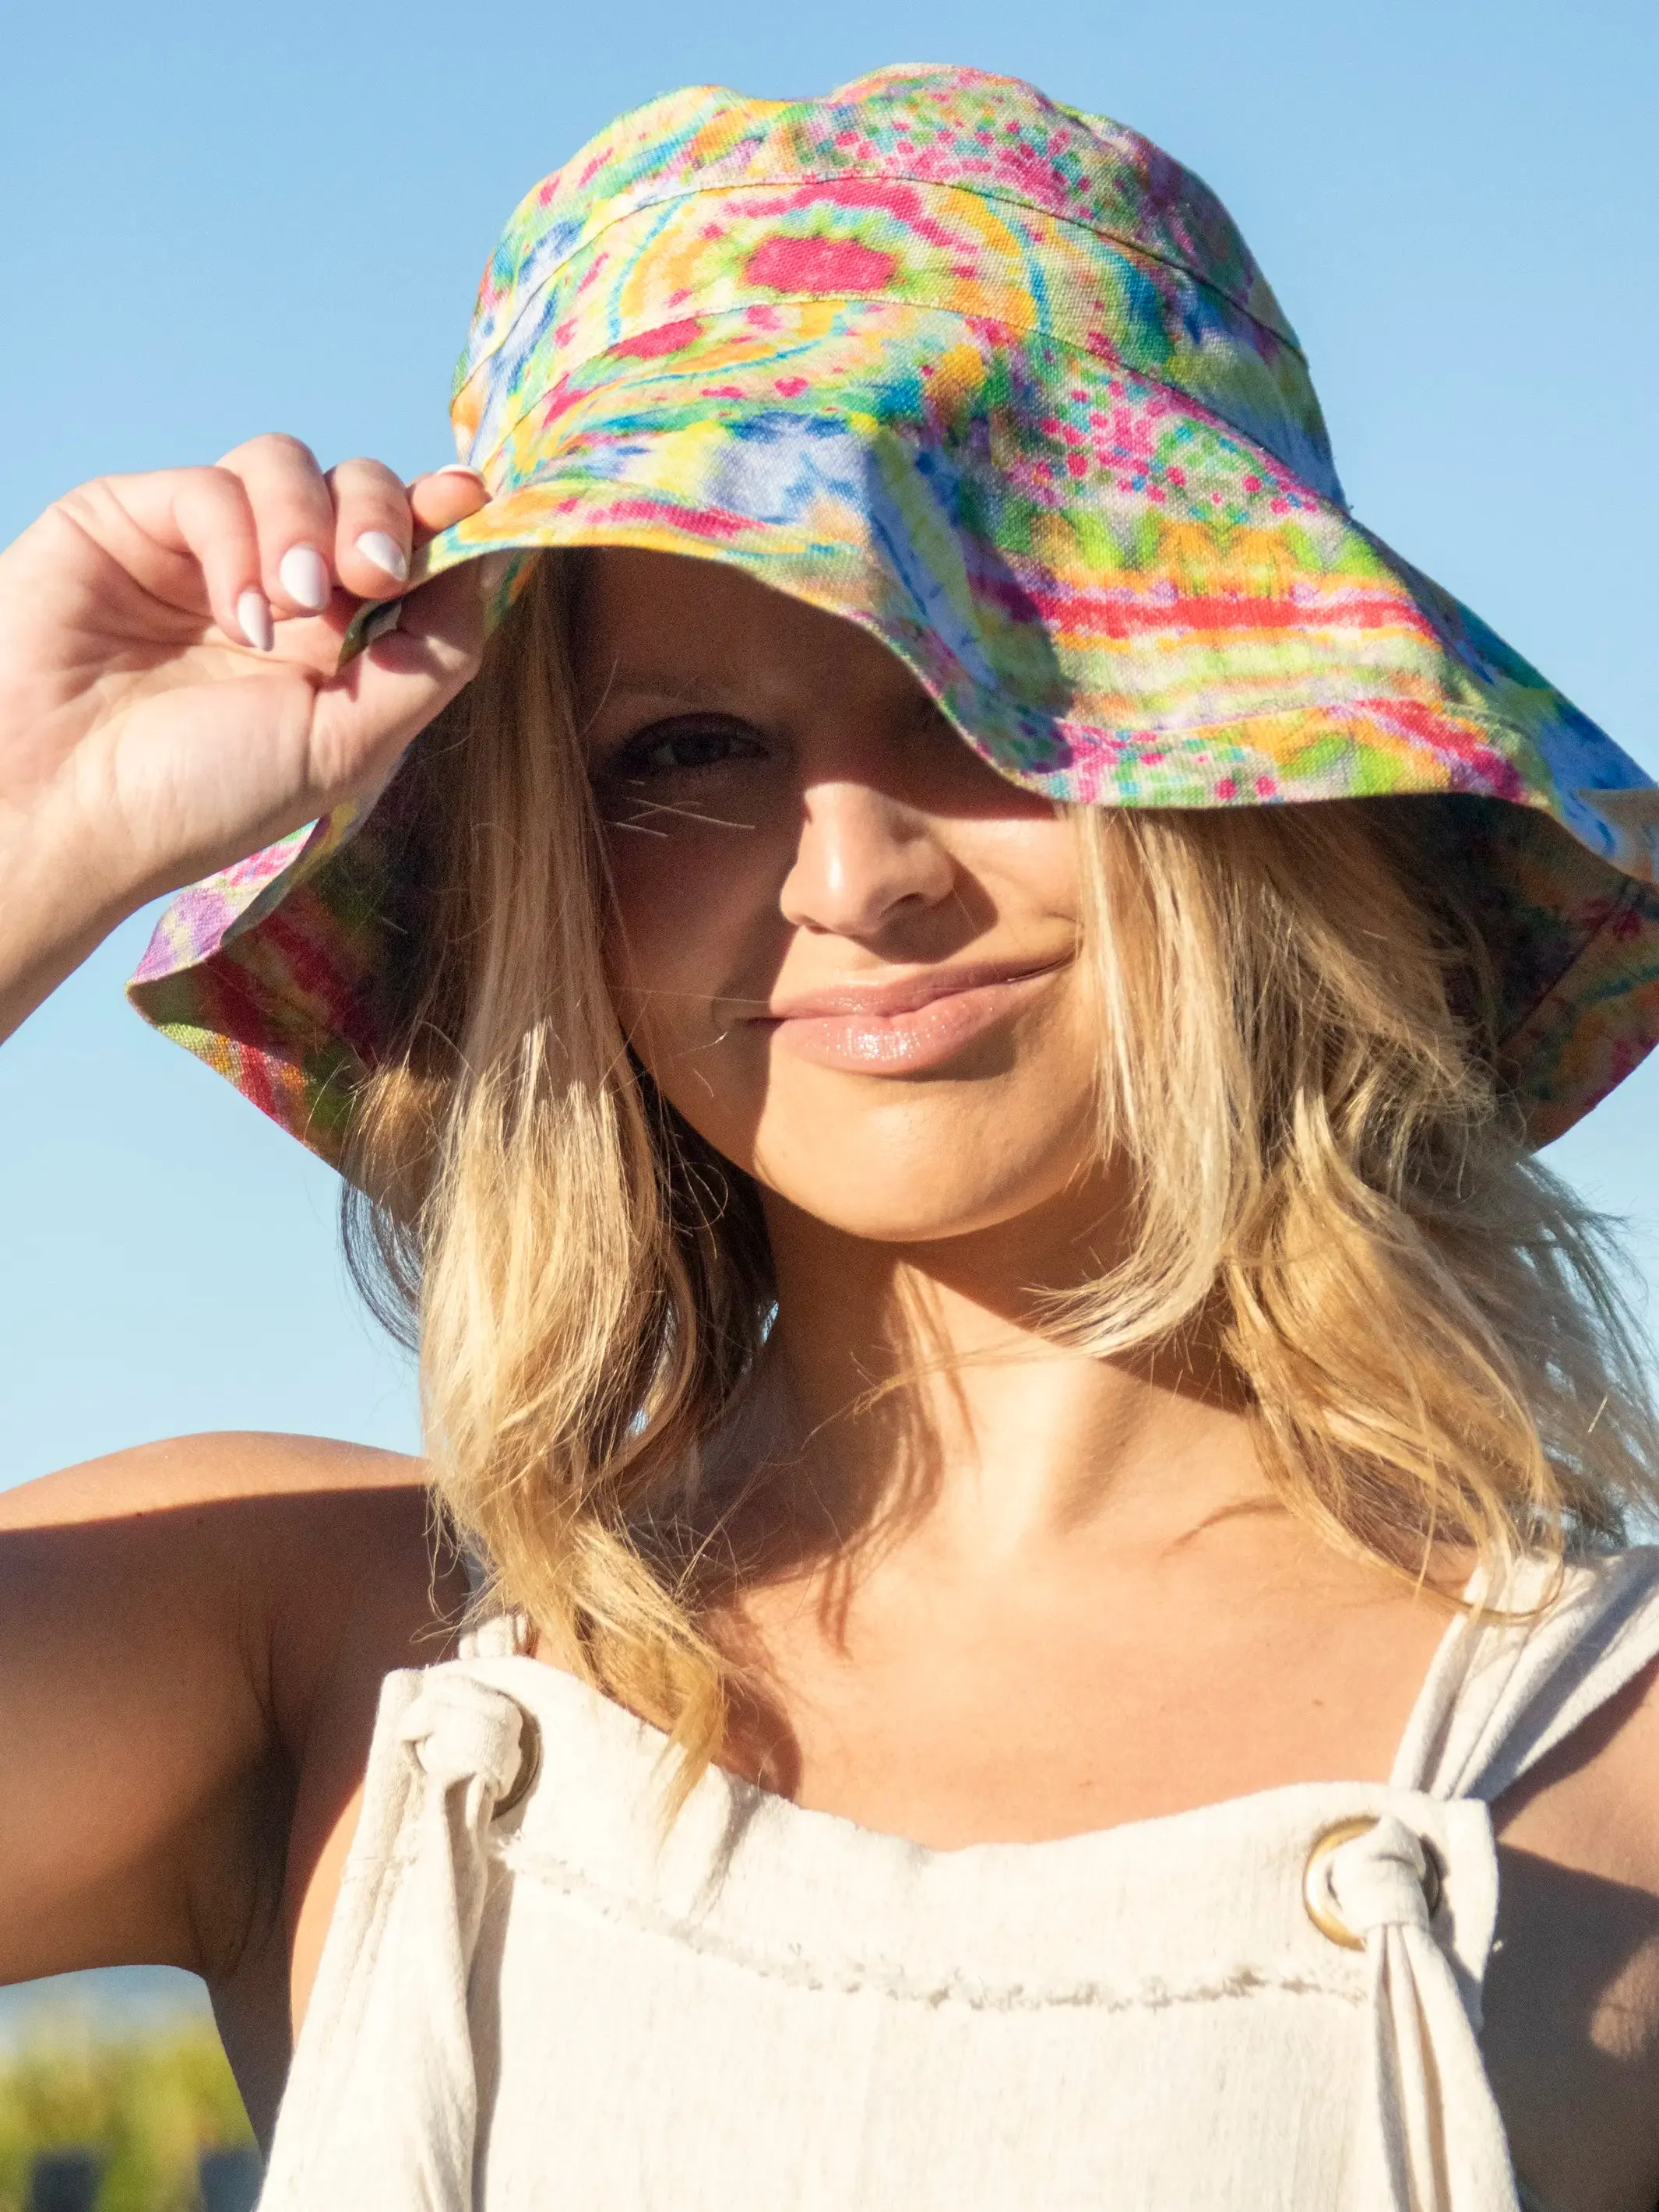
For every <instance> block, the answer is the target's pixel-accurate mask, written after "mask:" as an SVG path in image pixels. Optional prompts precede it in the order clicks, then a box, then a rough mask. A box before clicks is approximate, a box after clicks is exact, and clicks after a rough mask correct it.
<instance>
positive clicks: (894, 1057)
mask: <svg viewBox="0 0 1659 2212" xmlns="http://www.w3.org/2000/svg"><path fill="white" fill-rule="evenodd" d="M1069 964H1070V962H1069V956H1068V957H1066V959H1061V960H1048V961H1044V962H1042V963H1039V964H1036V965H1033V966H1022V967H1018V968H1012V967H1008V966H1006V965H1004V966H1000V967H987V966H980V967H967V966H964V967H961V968H936V969H933V970H932V971H931V972H929V973H927V974H926V975H910V976H902V977H898V978H896V979H895V980H894V981H891V982H888V983H877V984H847V985H844V986H840V987H834V988H831V989H829V990H824V991H815V992H811V993H808V994H804V995H802V996H800V997H799V998H794V999H784V1000H777V1001H775V1002H774V1004H773V1005H772V1006H771V1007H770V1008H769V1010H768V1012H766V1013H765V1014H763V1015H761V1016H759V1017H757V1018H755V1020H756V1025H757V1027H758V1028H760V1029H762V1030H766V1031H768V1032H769V1033H770V1034H772V1035H773V1036H775V1038H776V1040H777V1042H778V1043H779V1044H780V1045H781V1047H782V1048H783V1049H784V1050H785V1051H786V1052H789V1053H793V1054H794V1055H795V1056H796V1057H797V1058H798V1059H800V1060H810V1061H811V1062H812V1063H813V1064H814V1065H815V1066H819V1067H834V1068H840V1069H842V1070H844V1071H846V1072H848V1073H852V1074H862V1075H919V1074H923V1073H927V1071H928V1070H929V1069H931V1068H934V1067H939V1066H943V1065H944V1064H945V1062H946V1061H947V1060H951V1059H953V1058H954V1057H955V1056H956V1054H957V1053H959V1052H961V1051H963V1050H964V1049H965V1048H966V1047H967V1046H969V1045H970V1044H972V1043H974V1042H975V1041H976V1040H977V1039H978V1038H980V1037H981V1036H984V1035H985V1034H986V1033H987V1030H993V1029H995V1028H996V1027H997V1026H998V1025H999V1024H1000V1023H1002V1022H1005V1021H1007V1020H1009V1019H1010V1018H1012V1016H1013V1015H1015V1014H1017V1013H1018V1012H1020V1011H1021V1009H1022V1008H1023V1007H1024V1006H1025V1005H1026V1003H1027V1002H1028V1001H1029V1000H1031V999H1033V998H1035V997H1036V996H1037V995H1038V994H1039V993H1040V991H1041V990H1042V987H1043V985H1044V984H1046V983H1047V982H1048V981H1049V980H1050V978H1051V977H1053V976H1054V975H1057V974H1058V973H1059V971H1060V969H1062V968H1064V967H1066V966H1068V965H1069Z"/></svg>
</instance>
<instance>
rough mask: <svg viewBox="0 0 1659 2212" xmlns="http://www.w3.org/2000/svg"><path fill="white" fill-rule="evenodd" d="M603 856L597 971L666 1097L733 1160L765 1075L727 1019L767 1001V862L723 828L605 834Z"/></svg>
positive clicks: (773, 925) (776, 919)
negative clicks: (601, 964)
mask: <svg viewBox="0 0 1659 2212" xmlns="http://www.w3.org/2000/svg"><path fill="white" fill-rule="evenodd" d="M608 858H609V861H610V869H611V916H610V921H609V923H608V926H607V928H606V932H605V967H606V971H607V973H608V974H609V975H610V978H611V991H612V994H613V995H614V997H615V1000H616V1004H617V1013H618V1015H619V1017H620V1018H621V1021H622V1024H623V1030H624V1031H625V1032H626V1034H627V1036H628V1039H629V1043H630V1044H631V1045H632V1046H633V1048H634V1050H635V1053H637V1054H638V1055H639V1058H640V1060H641V1062H642V1063H643V1065H644V1066H645V1067H646V1068H647V1071H648V1072H649V1073H650V1075H651V1077H652V1079H653V1081H654V1082H655V1083H656V1085H657V1087H658V1089H659V1091H661V1092H662V1093H663V1095H664V1097H665V1098H667V1099H668V1100H669V1101H670V1103H671V1104H673V1105H674V1106H676V1107H678V1109H679V1110H680V1112H681V1113H682V1114H684V1115H685V1118H686V1119H687V1120H688V1121H690V1123H691V1124H692V1126H693V1127H695V1128H696V1129H697V1130H699V1131H700V1133H702V1135H704V1136H706V1137H707V1138H708V1139H709V1141H710V1142H711V1143H712V1144H714V1145H716V1146H718V1147H719V1148H720V1150H721V1151H722V1152H726V1153H727V1154H728V1155H729V1156H732V1157H736V1152H735V1149H734V1147H735V1146H737V1145H738V1143H739V1141H740V1139H741V1130H742V1128H743V1127H745V1126H746V1127H750V1128H752V1127H753V1123H754V1120H755V1115H756V1110H757V1109H756V1102H755V1100H754V1098H753V1097H752V1096H751V1095H750V1094H751V1093H752V1092H753V1091H754V1089H755V1086H756V1085H757V1084H760V1085H763V1083H764V1079H765V1070H764V1062H763V1054H760V1055H757V1053H756V1051H755V1050H754V1049H753V1048H752V1045H751V1048H750V1050H749V1051H748V1053H747V1054H745V1053H744V1051H743V1050H742V1049H741V1047H742V1045H743V1044H744V1042H746V1041H747V1040H746V1039H745V1036H744V1033H743V1032H741V1031H738V1032H737V1033H736V1034H735V1036H734V1034H733V1032H732V1016H733V1014H734V1012H735V1011H736V1002H737V1001H738V1000H749V999H754V998H760V999H764V998H765V997H766V996H767V994H769V990H770V988H771V984H772V981H773V978H774V977H775V975H776V972H777V968H778V963H779V962H780V960H781V957H782V939H783V934H784V932H783V925H782V922H781V917H780V915H779V913H778V906H777V884H776V868H775V864H774V863H773V861H772V860H771V858H770V856H769V854H768V853H767V852H766V851H765V850H764V849H763V848H762V847H761V845H760V843H759V842H758V841H756V840H754V839H750V838H745V840H744V842H742V843H741V844H738V843H736V842H735V841H734V840H733V839H732V836H730V834H729V833H726V834H725V835H724V836H720V835H712V836H699V835H697V834H696V833H694V832H686V833H684V834H682V833H679V832H676V833H673V834H671V835H670V836H666V837H663V838H661V839H658V838H654V837H652V838H647V837H645V836H639V835H638V834H637V833H635V834H634V835H627V834H623V833H615V832H613V834H612V836H611V840H610V842H609V851H608ZM749 1063H752V1065H750V1064H749Z"/></svg>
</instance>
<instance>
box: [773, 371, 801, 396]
mask: <svg viewBox="0 0 1659 2212" xmlns="http://www.w3.org/2000/svg"><path fill="white" fill-rule="evenodd" d="M777 388H778V390H779V391H780V392H781V393H782V394H783V396H784V398H786V399H799V398H800V396H801V394H802V392H805V389H806V379H805V377H804V376H781V377H779V379H778V380H777Z"/></svg>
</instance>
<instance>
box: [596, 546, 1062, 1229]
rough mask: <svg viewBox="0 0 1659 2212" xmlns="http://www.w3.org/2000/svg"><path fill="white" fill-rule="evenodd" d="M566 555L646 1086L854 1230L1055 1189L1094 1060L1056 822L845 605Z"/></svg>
mask: <svg viewBox="0 0 1659 2212" xmlns="http://www.w3.org/2000/svg"><path fill="white" fill-rule="evenodd" d="M587 557H588V562H589V564H590V565H589V567H588V568H587V571H586V576H585V580H584V586H583V591H582V595H581V615H580V621H579V623H578V625H577V634H576V638H575V651H576V659H577V675H578V681H579V685H580V695H581V702H582V709H583V713H584V715H585V717H586V745H587V753H588V761H589V772H590V775H591V776H592V782H593V787H594V791H595V794H596V798H597V800H598V804H599V812H600V815H601V817H602V818H603V820H604V821H605V823H606V825H607V829H606V836H607V840H608V847H609V854H610V860H611V868H612V871H613V876H614V884H615V892H616V908H615V915H614V921H613V922H612V925H611V937H610V943H609V945H608V949H607V952H608V959H609V963H610V969H611V977H612V986H613V988H614V990H615V992H616V994H617V1006H618V1011H619V1012H620V1014H621V1017H622V1019H623V1025H624V1027H625V1029H626V1030H627V1032H628V1035H629V1039H630V1041H631V1042H632V1043H633V1046H634V1048H635V1051H636V1052H637V1054H639V1056H640V1059H641V1060H642V1062H643V1063H644V1065H645V1066H646V1067H647V1069H648V1070H649V1071H650V1073H651V1075H652V1076H653V1079H654V1080H655V1082H656V1083H657V1085H658V1086H659V1089H660V1090H661V1091H662V1092H663V1093H664V1095H665V1097H667V1098H668V1099H669V1100H670V1101H671V1103H673V1104H674V1105H675V1106H676V1107H677V1108H678V1110H679V1111H680V1113H681V1114H683V1115H684V1117H685V1119H686V1120H687V1121H690V1123H691V1124H692V1126H693V1127H695V1128H696V1129H697V1130H698V1131H699V1133H701V1134H702V1136H703V1137H705V1138H706V1139H708V1142H709V1143H710V1144H712V1145H714V1146H715V1147H716V1149H717V1150H718V1151H720V1152H722V1153H723V1154H724V1155H725V1156H726V1158H728V1159H730V1160H732V1161H733V1162H735V1163H736V1164H737V1165H738V1166H739V1167H741V1168H744V1169H745V1170H747V1171H748V1172H749V1173H750V1174H751V1175H753V1176H756V1177H757V1179H758V1180H759V1182H761V1183H762V1184H763V1185H764V1186H766V1187H767V1188H769V1189H770V1190H771V1191H772V1192H774V1193H775V1194H778V1195H779V1196H781V1198H783V1199H785V1200H787V1201H789V1202H790V1203H791V1204H792V1205H793V1206H798V1207H799V1208H801V1209H802V1210H803V1211H804V1212H806V1213H807V1214H809V1215H811V1216H812V1217H814V1218H817V1219H818V1220H821V1221H823V1222H827V1223H829V1224H831V1225H834V1226H836V1228H838V1229H841V1230H842V1231H847V1232H848V1233H849V1234H852V1235H854V1236H858V1237H869V1238H874V1239H878V1240H882V1241H888V1242H908V1241H910V1240H913V1239H915V1240H932V1239H935V1238H939V1237H951V1236H958V1235H963V1234H967V1233H969V1232H972V1231H976V1230H981V1229H985V1228H988V1227H992V1226H994V1225H1000V1224H1003V1223H1006V1222H1009V1221H1011V1220H1012V1219H1014V1218H1016V1217H1018V1216H1019V1215H1021V1214H1023V1213H1025V1212H1028V1211H1030V1209H1032V1208H1034V1207H1036V1206H1041V1205H1042V1204H1043V1203H1044V1202H1045V1201H1046V1200H1051V1199H1054V1198H1055V1197H1056V1196H1057V1195H1058V1194H1060V1192H1061V1191H1062V1190H1063V1189H1064V1188H1066V1185H1067V1183H1068V1182H1071V1181H1072V1180H1073V1178H1074V1177H1076V1176H1077V1175H1078V1174H1079V1170H1082V1169H1083V1168H1084V1166H1085V1163H1086V1161H1087V1159H1088V1158H1089V1156H1090V1152H1091V1136H1092V1126H1093V1104H1092V1101H1093V1085H1094V1077H1095V1066H1096V1053H1097V1047H1096V1042H1095V1038H1094V1034H1093V1024H1092V1022H1091V1017H1090V1012H1089V1007H1088V1003H1087V994H1086V992H1085V988H1084V969H1083V966H1082V963H1081V962H1080V960H1079V872H1078V865H1077V854H1076V845H1075V838H1074V836H1073V829H1072V827H1071V825H1070V823H1068V822H1067V821H1066V819H1064V817H1061V816H1060V815H1059V814H1058V813H1057V812H1056V811H1055V809H1054V807H1053V806H1052V805H1050V804H1049V803H1048V801H1047V800H1046V799H1040V798H1036V797H1034V796H1032V795H1031V794H1030V793H1025V792H1022V791H1018V790H1016V789H1015V787H1013V786H1012V784H1009V783H1006V782H1005V781H1003V779H1002V778H1001V777H1000V776H999V775H997V774H996V773H995V772H994V770H993V769H989V768H987V766H986V765H985V763H983V762H982V761H981V760H980V759H979V758H978V757H976V756H975V754H974V753H973V752H971V751H970V750H969V748H968V746H967V745H966V744H963V741H962V739H961V738H959V737H958V736H957V734H956V732H954V731H953V730H952V729H951V727H950V726H949V725H948V723H946V721H945V719H944V717H943V716H942V715H941V714H939V710H938V709H937V708H935V707H934V706H933V703H932V702H931V701H930V700H929V699H928V698H927V695H926V694H925V693H924V692H923V691H922V690H921V687H920V686H919V685H918V684H916V682H915V679H914V678H912V677H911V676H910V675H909V674H908V672H907V671H906V670H905V669H904V668H903V666H902V665H901V664H900V662H899V661H898V660H897V659H896V658H895V657H894V655H893V654H892V653H890V652H889V651H888V650H887V648H886V647H884V646H883V645H880V644H878V642H876V641H875V640H873V639H872V638H870V637H868V636H866V635H865V634H864V633H863V632H862V631H860V630H858V629H854V627H853V625H852V624H851V623H847V622H844V621H842V620H841V619H840V618H839V617H836V616H832V615H828V614H824V613H822V612H820V611H817V609H815V608H812V607H809V606H806V605H803V604H801V603H800V602H799V601H797V600H794V599H787V598H786V597H784V596H783V595H782V594H781V593H780V592H773V591H769V590H768V589H767V588H766V587H765V586H763V585H760V584H757V583H755V582H753V581H751V580H750V579H749V578H747V577H745V576H744V575H742V574H739V573H738V572H737V571H736V570H734V569H732V568H726V567H724V566H722V565H720V563H718V562H712V561H696V560H687V559H680V558H677V557H675V556H671V555H667V554H660V553H649V552H642V551H634V550H626V549H621V548H617V549H606V550H602V551H600V552H598V553H596V554H592V555H590V556H587Z"/></svg>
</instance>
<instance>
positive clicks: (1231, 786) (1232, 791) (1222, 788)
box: [1215, 775, 1238, 799]
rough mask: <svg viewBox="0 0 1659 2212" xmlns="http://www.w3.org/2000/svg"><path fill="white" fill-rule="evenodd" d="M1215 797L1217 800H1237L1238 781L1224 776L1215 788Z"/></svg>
mask: <svg viewBox="0 0 1659 2212" xmlns="http://www.w3.org/2000/svg"><path fill="white" fill-rule="evenodd" d="M1215 795H1216V797H1217V798H1218V799H1237V796H1238V781H1237V777H1235V776H1231V775H1224V776H1223V777H1222V779H1221V781H1220V782H1219V783H1218V784H1217V786H1216V787H1215Z"/></svg>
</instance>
